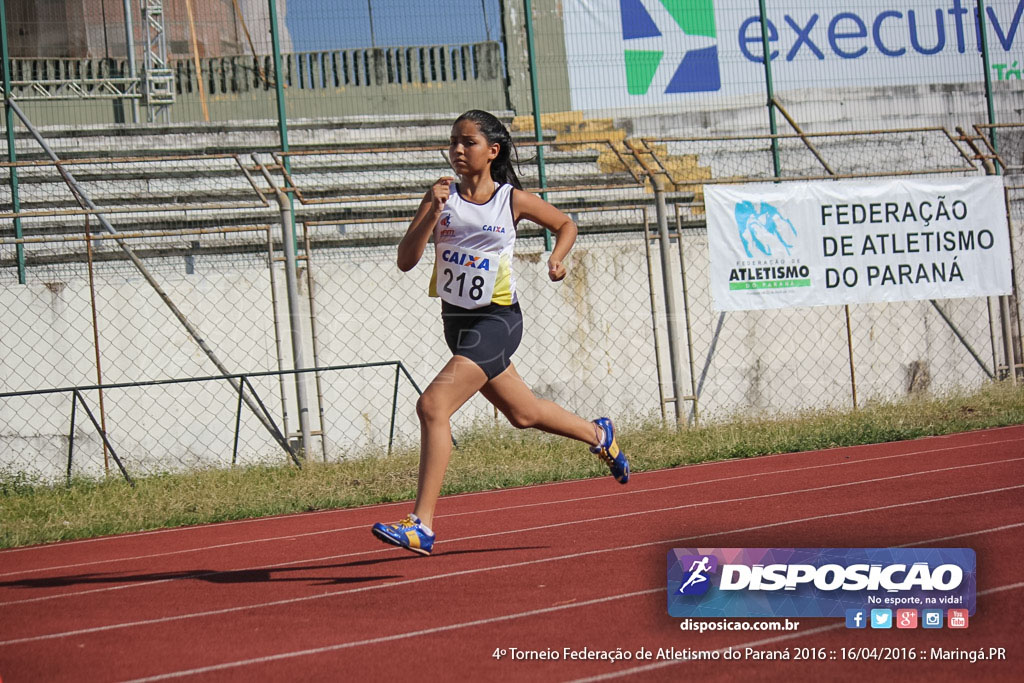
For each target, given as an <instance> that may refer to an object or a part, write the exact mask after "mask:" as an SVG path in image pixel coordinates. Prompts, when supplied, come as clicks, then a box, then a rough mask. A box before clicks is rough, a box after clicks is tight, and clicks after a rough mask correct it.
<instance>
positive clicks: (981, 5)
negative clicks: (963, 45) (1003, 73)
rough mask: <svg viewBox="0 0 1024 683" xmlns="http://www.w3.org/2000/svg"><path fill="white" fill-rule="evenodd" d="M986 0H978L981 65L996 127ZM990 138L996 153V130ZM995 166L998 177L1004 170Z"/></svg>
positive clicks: (990, 119)
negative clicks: (986, 20)
mask: <svg viewBox="0 0 1024 683" xmlns="http://www.w3.org/2000/svg"><path fill="white" fill-rule="evenodd" d="M985 23H986V22H985V0H978V32H979V35H978V37H979V38H980V39H981V65H982V68H983V69H984V70H985V102H986V103H987V105H988V122H989V125H992V126H994V125H995V123H996V107H995V103H994V102H993V101H992V67H991V65H990V64H989V61H988V36H987V34H986V32H985ZM989 136H990V138H991V139H992V150H993V151H994V152H997V153H998V151H999V147H998V146H997V145H996V129H995V128H990V129H989ZM992 163H993V164H994V165H995V169H996V175H1000V174H1001V173H1002V170H1001V169H1000V168H999V161H998V160H993V162H992Z"/></svg>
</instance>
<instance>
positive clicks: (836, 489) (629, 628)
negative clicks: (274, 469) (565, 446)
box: [0, 426, 1024, 683]
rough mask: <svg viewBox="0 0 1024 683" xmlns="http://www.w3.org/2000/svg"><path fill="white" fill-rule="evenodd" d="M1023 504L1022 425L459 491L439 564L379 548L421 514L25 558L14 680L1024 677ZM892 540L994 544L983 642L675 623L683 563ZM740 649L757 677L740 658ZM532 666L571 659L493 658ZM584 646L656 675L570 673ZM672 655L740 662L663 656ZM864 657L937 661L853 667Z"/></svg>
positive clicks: (282, 524) (8, 666) (178, 532)
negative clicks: (683, 559)
mask: <svg viewBox="0 0 1024 683" xmlns="http://www.w3.org/2000/svg"><path fill="white" fill-rule="evenodd" d="M1022 501H1024V426H1017V427H1009V428H1002V429H992V430H986V431H978V432H971V433H965V434H956V435H951V436H946V437H937V438H927V439H920V440H916V441H906V442H900V443H891V444H879V445H872V446H861V447H855V448H838V449H832V450H827V451H817V452H809V453H793V454H786V455H777V456H769V457H761V458H754V459H749V460H730V461H725V462H717V463H708V464H703V465H695V466H688V467H679V468H676V469H671V470H662V471H657V472H644V473H638V474H635V475H634V477H633V478H632V480H631V481H630V483H629V485H627V486H624V487H623V486H620V485H618V484H617V483H615V482H614V481H613V480H612V479H611V478H602V479H591V480H581V481H571V482H564V483H557V484H547V485H542V486H532V487H526V488H518V489H509V490H503V491H492V492H485V493H478V494H467V495H459V496H450V497H446V498H444V499H443V500H442V502H441V505H440V507H439V513H440V514H439V516H438V518H437V519H436V523H435V526H436V530H437V532H438V534H439V538H440V539H441V540H440V541H438V543H437V545H436V546H435V554H434V555H433V556H432V557H429V558H424V557H419V556H415V555H412V554H410V553H407V552H406V551H403V550H400V549H397V548H391V547H389V546H384V545H382V544H380V543H379V542H378V541H377V540H376V539H374V538H373V537H372V536H371V534H370V531H369V528H370V525H371V524H372V523H373V522H376V521H391V520H393V519H396V518H399V517H401V516H402V515H404V514H405V512H406V511H408V509H409V508H410V506H409V504H408V503H402V504H394V505H381V506H374V507H365V508H357V509H350V510H336V511H326V512H315V513H307V514H300V515H290V516H286V517H275V518H267V519H256V520H247V521H241V522H232V523H224V524H213V525H206V526H199V527H188V528H182V529H170V530H165V531H156V532H150V533H140V534H131V535H125V536H116V537H109V538H100V539H93V540H86V541H74V542H68V543H59V544H53V545H47V546H36V547H30V548H22V549H14V550H8V551H3V552H0V679H2V680H3V682H4V683H21V682H24V681H47V682H50V681H76V682H77V681H138V680H146V681H160V680H177V679H185V680H189V681H251V680H253V679H254V678H259V679H260V680H281V681H284V680H302V681H338V680H359V681H393V680H415V681H441V680H451V679H453V678H460V679H469V680H502V681H518V680H522V681H527V680H529V681H537V680H540V681H582V680H606V679H608V680H611V679H617V680H643V681H663V680H664V681H668V680H673V681H674V680H679V679H682V678H686V679H688V680H699V681H702V682H706V681H724V680H749V679H752V678H757V679H760V680H775V679H777V680H783V679H787V680H792V679H794V678H795V679H806V678H810V677H812V676H816V677H820V678H823V679H826V680H830V679H844V680H856V679H863V678H864V677H876V676H885V677H887V678H889V677H900V678H902V679H903V680H923V681H929V682H938V681H957V682H962V681H963V679H964V678H965V677H966V676H970V677H972V678H976V679H980V680H1020V679H1019V678H1018V677H1017V676H1015V674H1017V673H1019V669H1020V667H1021V666H1022V664H1024V641H1022V639H1021V638H1020V635H1019V628H1020V624H1021V623H1022V622H1024V599H1022V598H1024V581H1022V579H1021V577H1020V572H1019V571H1018V568H1019V567H1020V566H1021V564H1022V560H1024V550H1022V543H1021V541H1022V538H1024V534H1022V530H1024V502H1022ZM891 546H933V547H970V548H974V549H975V551H976V553H977V563H978V564H977V568H978V593H979V597H978V601H977V611H976V613H975V615H974V617H972V618H971V620H970V625H969V627H968V628H967V629H966V630H958V631H953V630H947V629H941V630H923V629H917V630H893V631H874V630H871V629H868V630H857V631H853V630H848V629H846V628H845V623H844V622H843V621H842V620H838V619H798V618H794V619H792V621H799V627H798V628H797V629H796V630H795V631H763V630H761V631H752V630H746V631H738V630H737V631H714V632H707V633H704V634H698V633H695V632H692V631H682V630H680V623H681V621H682V620H680V619H678V618H672V617H670V616H668V613H667V610H666V558H667V554H668V551H669V550H670V549H672V548H674V547H705V548H714V547H786V548H788V547H807V548H817V547H891ZM730 623H732V624H736V625H741V624H753V623H757V624H765V623H782V621H781V620H767V621H759V620H745V619H736V620H733V621H732V622H730ZM730 647H732V648H738V651H739V652H740V653H742V656H741V658H740V659H738V660H734V661H726V660H724V659H722V652H723V651H724V649H725V648H730ZM1000 647H1001V648H1005V651H1006V659H1005V660H995V661H992V660H985V661H978V662H975V663H971V662H969V661H965V660H952V661H949V660H944V661H936V660H933V659H931V652H932V648H941V649H943V650H945V651H958V652H963V653H967V652H972V651H977V650H978V649H979V648H984V651H985V652H986V653H988V652H989V648H1000ZM512 648H516V649H517V650H518V651H520V652H534V653H550V652H554V653H557V654H558V655H559V658H558V659H557V660H553V659H546V660H545V659H529V660H524V659H515V658H513V657H512V656H510V655H509V654H506V655H505V656H503V657H500V658H495V657H494V656H493V654H494V653H495V651H496V650H499V651H500V650H504V651H506V653H508V652H509V651H511V649H512ZM563 648H569V649H570V651H572V652H577V653H578V652H581V651H584V650H589V651H592V652H614V651H616V650H617V649H621V650H622V651H624V652H629V653H630V654H631V655H632V654H633V653H635V652H636V651H638V650H640V649H642V648H643V649H646V650H649V651H651V652H652V653H653V654H654V657H655V658H653V659H650V660H642V661H638V660H636V659H635V658H633V659H630V660H622V661H605V660H592V659H590V660H588V659H566V658H565V657H564V656H562V655H563ZM672 648H674V649H675V650H677V651H679V652H688V651H704V652H711V653H717V654H718V657H719V658H718V659H715V660H709V661H686V660H683V661H679V660H673V659H657V658H656V657H657V654H658V650H659V649H664V650H670V649H672ZM748 648H749V649H748ZM844 648H851V649H853V648H906V649H909V650H913V651H914V652H915V653H919V652H923V653H926V654H927V656H928V659H927V660H922V659H921V658H920V657H919V658H918V659H915V660H914V661H875V660H868V661H844V659H843V657H842V653H843V652H844V651H846V650H844ZM819 649H820V650H819ZM820 651H823V652H824V653H825V657H826V658H825V659H823V660H814V659H811V660H806V659H802V660H799V661H794V660H793V659H790V660H788V661H785V660H783V661H765V660H764V659H762V658H761V657H766V656H768V655H771V654H776V655H778V654H787V655H789V656H790V657H794V656H796V655H798V654H814V655H817V654H818V653H819V652H820ZM905 651H906V650H897V652H905ZM833 653H834V657H835V658H834V659H833V658H832V657H833Z"/></svg>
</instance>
